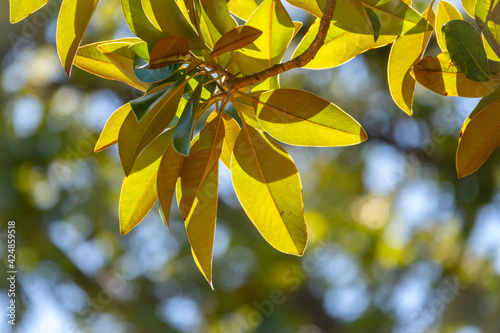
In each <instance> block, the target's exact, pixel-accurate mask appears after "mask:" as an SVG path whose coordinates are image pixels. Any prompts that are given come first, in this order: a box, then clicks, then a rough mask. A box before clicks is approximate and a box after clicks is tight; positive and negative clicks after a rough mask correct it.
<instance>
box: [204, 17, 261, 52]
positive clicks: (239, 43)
mask: <svg viewBox="0 0 500 333" xmlns="http://www.w3.org/2000/svg"><path fill="white" fill-rule="evenodd" d="M260 35H262V31H260V30H259V29H256V28H254V27H250V26H246V25H243V26H240V27H237V28H234V29H233V30H231V31H229V32H227V33H226V34H225V35H223V36H222V37H221V38H220V39H219V40H218V41H217V43H215V45H214V48H213V50H212V53H210V55H211V56H212V58H214V59H215V58H217V57H219V56H220V55H222V54H224V53H226V52H230V51H234V50H238V49H241V48H243V47H245V46H247V45H248V44H251V43H253V42H254V41H255V40H256V39H257V38H259V37H260Z"/></svg>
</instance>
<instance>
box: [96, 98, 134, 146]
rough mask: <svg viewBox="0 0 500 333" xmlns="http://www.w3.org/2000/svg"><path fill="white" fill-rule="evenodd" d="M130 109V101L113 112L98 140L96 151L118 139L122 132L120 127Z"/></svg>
mask: <svg viewBox="0 0 500 333" xmlns="http://www.w3.org/2000/svg"><path fill="white" fill-rule="evenodd" d="M130 111H132V108H131V107H130V103H127V104H125V105H123V106H121V107H120V108H119V109H118V110H116V111H115V112H113V114H112V115H111V116H110V117H109V119H108V121H107V122H106V125H104V128H103V130H102V132H101V135H100V136H99V139H98V140H97V143H96V145H95V148H94V151H95V152H96V153H98V152H100V151H103V150H104V149H106V148H108V147H109V146H112V145H114V144H115V143H116V142H117V141H118V132H120V127H121V126H122V124H123V121H124V120H125V118H126V117H127V115H128V114H129V113H130Z"/></svg>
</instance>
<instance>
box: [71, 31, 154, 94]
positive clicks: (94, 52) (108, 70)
mask: <svg viewBox="0 0 500 333" xmlns="http://www.w3.org/2000/svg"><path fill="white" fill-rule="evenodd" d="M137 41H138V39H136V38H124V39H118V40H115V41H107V42H99V43H93V44H88V45H84V46H81V47H80V48H79V49H78V53H77V54H76V56H75V60H74V64H75V66H76V67H78V68H80V69H82V70H84V71H87V72H89V73H92V74H94V75H97V76H99V77H103V78H106V79H110V80H118V81H121V82H124V83H126V84H129V85H131V86H132V87H135V88H137V89H139V90H142V91H145V90H146V89H147V88H148V87H149V84H147V83H145V82H142V81H140V80H139V79H137V78H136V77H135V74H133V68H134V61H133V59H128V60H127V59H124V61H127V62H128V65H127V68H124V72H122V70H121V69H120V68H119V67H117V66H116V65H115V64H114V63H113V62H112V61H111V60H110V59H109V58H108V57H107V56H106V55H104V54H103V53H102V52H101V51H99V49H98V46H99V45H103V44H109V43H112V42H119V43H122V42H123V43H125V44H124V45H132V44H133V43H135V42H137ZM124 45H122V46H124Z"/></svg>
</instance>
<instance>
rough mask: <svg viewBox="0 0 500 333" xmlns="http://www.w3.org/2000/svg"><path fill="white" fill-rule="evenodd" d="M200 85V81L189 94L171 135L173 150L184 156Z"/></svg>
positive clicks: (192, 125) (191, 133)
mask: <svg viewBox="0 0 500 333" xmlns="http://www.w3.org/2000/svg"><path fill="white" fill-rule="evenodd" d="M202 87H203V84H202V83H201V82H200V83H199V84H198V86H197V87H196V89H195V90H194V91H193V93H192V94H191V97H189V100H188V103H187V104H186V107H185V108H184V111H183V112H182V116H181V117H180V119H179V122H178V123H177V127H176V128H175V132H174V135H173V137H172V144H173V145H174V148H175V150H176V151H177V152H178V153H179V154H182V155H184V156H188V155H189V149H190V144H191V138H192V135H193V130H194V121H195V118H196V112H197V111H198V107H199V106H200V97H201V90H202Z"/></svg>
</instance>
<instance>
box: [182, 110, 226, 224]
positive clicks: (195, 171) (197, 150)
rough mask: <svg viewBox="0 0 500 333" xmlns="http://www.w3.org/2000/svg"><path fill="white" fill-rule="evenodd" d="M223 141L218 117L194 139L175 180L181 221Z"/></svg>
mask: <svg viewBox="0 0 500 333" xmlns="http://www.w3.org/2000/svg"><path fill="white" fill-rule="evenodd" d="M223 140H224V123H223V122H222V117H221V116H220V115H219V116H217V117H215V118H214V119H212V120H211V121H210V122H208V123H207V124H206V125H205V127H204V128H203V130H201V132H200V133H199V134H198V135H197V136H196V137H195V138H194V140H193V142H192V145H191V149H190V152H189V156H187V157H186V158H185V159H184V163H183V164H182V169H181V173H180V175H179V179H178V180H177V198H178V204H179V210H180V212H181V216H182V218H183V219H187V217H188V215H189V214H190V211H191V208H192V206H193V203H194V202H195V199H196V197H197V196H198V192H199V191H200V189H201V185H202V184H203V182H204V181H205V179H206V178H207V177H208V175H209V174H210V172H211V171H212V169H213V168H214V166H215V165H216V164H217V163H218V161H219V156H220V153H221V149H222V142H223Z"/></svg>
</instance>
